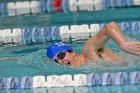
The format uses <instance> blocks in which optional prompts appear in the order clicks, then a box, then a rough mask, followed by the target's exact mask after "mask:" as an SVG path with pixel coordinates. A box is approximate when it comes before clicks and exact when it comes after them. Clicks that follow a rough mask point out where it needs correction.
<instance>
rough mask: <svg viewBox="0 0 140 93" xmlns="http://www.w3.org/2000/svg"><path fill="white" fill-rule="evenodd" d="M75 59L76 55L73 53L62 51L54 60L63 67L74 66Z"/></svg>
mask: <svg viewBox="0 0 140 93" xmlns="http://www.w3.org/2000/svg"><path fill="white" fill-rule="evenodd" d="M74 58H75V53H74V52H73V51H61V52H59V53H57V54H56V55H55V56H54V57H53V60H54V61H55V62H57V63H59V64H61V65H67V66H72V64H73V61H74Z"/></svg>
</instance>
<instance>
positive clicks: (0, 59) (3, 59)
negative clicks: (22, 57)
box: [0, 58, 18, 61]
mask: <svg viewBox="0 0 140 93" xmlns="http://www.w3.org/2000/svg"><path fill="white" fill-rule="evenodd" d="M5 60H18V58H0V61H5Z"/></svg>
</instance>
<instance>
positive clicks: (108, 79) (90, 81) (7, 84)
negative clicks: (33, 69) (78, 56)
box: [0, 71, 140, 89]
mask: <svg viewBox="0 0 140 93" xmlns="http://www.w3.org/2000/svg"><path fill="white" fill-rule="evenodd" d="M135 84H140V72H139V71H134V72H130V73H126V72H117V73H110V72H106V73H102V74H98V73H91V74H75V75H70V74H64V75H49V76H34V77H30V76H24V77H20V78H18V77H8V78H3V77H0V89H13V88H14V89H16V88H43V87H47V88H52V87H80V86H81V87H88V86H93V87H94V86H108V85H111V86H115V85H135Z"/></svg>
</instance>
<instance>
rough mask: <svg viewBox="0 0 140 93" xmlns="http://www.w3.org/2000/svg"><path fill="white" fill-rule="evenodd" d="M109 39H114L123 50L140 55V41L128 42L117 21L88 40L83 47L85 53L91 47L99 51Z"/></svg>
mask: <svg viewBox="0 0 140 93" xmlns="http://www.w3.org/2000/svg"><path fill="white" fill-rule="evenodd" d="M109 39H113V40H114V41H115V42H116V44H117V45H118V46H119V48H120V49H122V50H123V51H125V52H128V53H130V54H134V55H140V42H134V41H133V42H127V41H126V39H125V37H124V36H123V34H122V33H121V30H120V28H119V27H118V26H117V24H116V23H115V22H111V23H109V24H107V25H106V26H105V27H104V28H103V29H102V30H100V31H99V32H98V33H97V34H96V35H95V36H93V37H91V38H90V39H89V40H87V42H86V43H85V45H84V47H83V53H85V52H86V53H88V52H89V51H91V49H92V50H94V51H98V50H99V49H101V48H103V47H104V45H105V44H106V42H107V41H108V40H109Z"/></svg>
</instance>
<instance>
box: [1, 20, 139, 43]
mask: <svg viewBox="0 0 140 93" xmlns="http://www.w3.org/2000/svg"><path fill="white" fill-rule="evenodd" d="M105 25H106V24H105V23H102V24H90V25H88V24H82V25H70V26H68V25H63V26H50V27H33V28H14V29H2V30H0V38H1V40H0V41H1V42H3V43H4V44H10V43H11V44H13V43H14V44H31V43H43V42H47V41H54V40H69V39H71V38H74V39H76V38H79V37H78V36H80V35H81V33H84V34H82V35H83V36H80V37H81V39H85V38H89V37H90V36H93V35H95V34H96V33H97V32H98V31H99V30H100V29H102V28H103V27H104V26H105ZM118 26H119V27H120V29H121V31H122V32H123V33H124V34H126V35H130V36H133V37H135V36H136V35H137V34H139V31H140V22H130V23H129V22H121V23H118ZM78 34H79V35H78ZM89 35H90V36H89Z"/></svg>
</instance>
